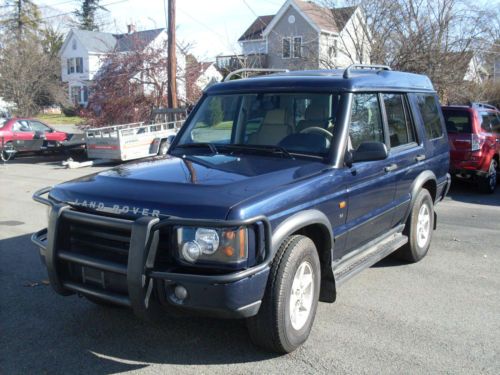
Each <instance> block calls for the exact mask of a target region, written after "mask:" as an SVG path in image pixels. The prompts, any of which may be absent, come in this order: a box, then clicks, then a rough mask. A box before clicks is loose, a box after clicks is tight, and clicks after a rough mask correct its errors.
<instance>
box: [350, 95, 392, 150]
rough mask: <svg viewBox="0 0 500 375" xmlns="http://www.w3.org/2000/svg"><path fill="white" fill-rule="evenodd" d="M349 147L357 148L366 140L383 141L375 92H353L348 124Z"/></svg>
mask: <svg viewBox="0 0 500 375" xmlns="http://www.w3.org/2000/svg"><path fill="white" fill-rule="evenodd" d="M349 138H350V139H349V140H350V145H349V147H350V148H352V149H354V150H355V149H357V148H358V147H359V145H360V144H361V143H363V142H366V141H378V142H384V132H383V127H382V119H381V116H380V106H379V102H378V96H377V94H355V95H354V99H353V103H352V110H351V125H350V126H349Z"/></svg>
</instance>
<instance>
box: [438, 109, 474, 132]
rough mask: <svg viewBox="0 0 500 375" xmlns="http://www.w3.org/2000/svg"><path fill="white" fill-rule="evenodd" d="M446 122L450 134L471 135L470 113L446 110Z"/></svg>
mask: <svg viewBox="0 0 500 375" xmlns="http://www.w3.org/2000/svg"><path fill="white" fill-rule="evenodd" d="M443 115H444V120H445V122H446V130H447V131H448V133H471V132H472V127H471V121H470V113H469V112H468V111H455V110H444V111H443Z"/></svg>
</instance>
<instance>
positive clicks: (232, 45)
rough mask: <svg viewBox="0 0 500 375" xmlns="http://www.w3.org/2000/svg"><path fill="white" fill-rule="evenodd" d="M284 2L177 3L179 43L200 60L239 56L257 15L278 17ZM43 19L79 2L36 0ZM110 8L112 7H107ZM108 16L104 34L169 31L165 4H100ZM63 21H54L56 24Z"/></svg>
mask: <svg viewBox="0 0 500 375" xmlns="http://www.w3.org/2000/svg"><path fill="white" fill-rule="evenodd" d="M165 1H166V0H165ZM284 2H285V0H177V1H176V5H177V16H176V17H177V22H176V23H177V40H178V42H179V41H180V42H183V43H189V44H191V45H192V53H193V54H194V55H195V56H196V57H197V58H198V59H201V60H213V59H214V58H215V56H217V55H220V54H233V53H237V52H238V48H239V45H238V43H237V40H238V38H239V37H240V36H241V34H243V32H244V31H245V30H246V29H247V28H248V26H250V24H251V23H252V22H253V21H254V19H255V18H256V16H257V15H267V14H275V13H276V12H277V11H278V10H279V8H280V7H281V5H282V4H283V3H284ZM35 3H36V4H37V5H39V6H41V7H42V12H43V14H44V16H51V17H52V16H54V15H57V14H64V13H69V12H71V11H73V10H75V9H76V8H77V7H78V5H79V4H80V1H78V0H73V1H71V0H35ZM107 4H109V5H107ZM101 5H104V6H105V7H106V8H107V9H108V10H109V12H105V13H103V14H104V17H105V19H106V26H105V30H104V31H108V32H113V33H116V32H126V30H127V25H128V24H130V23H133V24H135V25H136V28H137V30H147V29H154V28H160V27H166V21H165V8H164V0H101ZM59 18H60V17H52V18H50V19H51V20H53V21H55V20H56V19H59Z"/></svg>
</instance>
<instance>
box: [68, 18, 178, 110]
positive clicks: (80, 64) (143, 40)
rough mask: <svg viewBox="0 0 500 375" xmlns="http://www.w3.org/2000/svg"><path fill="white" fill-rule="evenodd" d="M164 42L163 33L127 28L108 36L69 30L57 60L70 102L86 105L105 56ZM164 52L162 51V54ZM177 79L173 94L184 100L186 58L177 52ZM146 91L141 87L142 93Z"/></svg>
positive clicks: (161, 30) (165, 36)
mask: <svg viewBox="0 0 500 375" xmlns="http://www.w3.org/2000/svg"><path fill="white" fill-rule="evenodd" d="M166 40H167V32H166V30H165V29H155V30H144V31H134V30H133V27H131V26H129V32H128V33H127V34H111V33H102V32H96V31H88V30H77V29H73V30H71V31H70V32H69V33H68V35H67V36H66V39H65V41H64V43H63V46H62V48H61V51H60V52H59V56H60V58H61V72H62V74H61V78H62V81H63V82H65V83H67V84H68V95H69V98H70V100H71V101H72V102H73V103H75V104H79V105H87V103H88V98H89V89H88V87H89V85H90V83H91V81H92V80H93V79H94V78H95V76H96V74H97V73H98V72H99V70H100V69H101V67H102V65H103V63H104V61H105V58H106V56H107V55H108V54H109V53H111V52H116V53H127V52H130V51H132V50H133V49H134V50H137V48H138V47H139V48H142V49H146V48H148V47H154V46H163V45H164V43H165V41H166ZM166 53H167V51H166V50H165V54H166ZM177 66H178V71H179V78H178V81H177V91H178V93H177V94H178V96H179V99H181V100H184V99H185V97H186V85H185V79H184V77H183V76H184V74H185V68H186V58H185V56H184V54H182V53H181V52H180V51H179V49H177ZM147 89H148V88H147V87H145V90H147Z"/></svg>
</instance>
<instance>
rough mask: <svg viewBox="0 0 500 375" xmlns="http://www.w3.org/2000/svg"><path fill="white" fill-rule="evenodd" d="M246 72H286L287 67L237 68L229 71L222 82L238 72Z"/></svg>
mask: <svg viewBox="0 0 500 375" xmlns="http://www.w3.org/2000/svg"><path fill="white" fill-rule="evenodd" d="M248 72H257V73H288V72H289V70H288V69H264V68H242V69H237V70H235V71H232V72H231V73H229V74H228V75H227V76H226V78H224V81H223V82H226V81H229V80H230V79H231V77H232V76H235V75H237V74H240V73H248Z"/></svg>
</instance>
